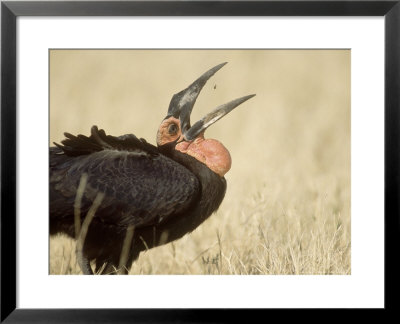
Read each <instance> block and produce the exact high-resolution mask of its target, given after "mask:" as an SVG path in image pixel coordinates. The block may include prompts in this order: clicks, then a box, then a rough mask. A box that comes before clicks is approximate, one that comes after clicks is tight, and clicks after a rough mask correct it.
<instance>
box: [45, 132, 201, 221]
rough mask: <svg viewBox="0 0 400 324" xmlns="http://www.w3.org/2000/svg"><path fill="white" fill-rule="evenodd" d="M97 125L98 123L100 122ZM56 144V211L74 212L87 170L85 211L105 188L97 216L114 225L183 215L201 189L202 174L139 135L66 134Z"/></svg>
mask: <svg viewBox="0 0 400 324" xmlns="http://www.w3.org/2000/svg"><path fill="white" fill-rule="evenodd" d="M96 130H97V128H96ZM66 137H67V139H66V140H64V141H63V142H62V143H63V146H61V145H58V146H57V147H56V148H51V149H50V214H51V217H53V218H69V219H71V218H73V204H74V199H75V196H76V190H77V188H78V185H79V181H80V178H81V176H82V174H84V173H86V174H87V175H88V182H87V186H86V188H85V192H84V196H83V199H82V210H81V214H82V215H83V216H84V215H85V214H86V212H87V211H88V209H89V208H90V206H91V204H92V202H93V200H94V198H95V196H96V194H97V193H98V192H103V193H105V198H104V199H103V202H102V204H101V206H100V207H99V209H98V211H97V214H96V216H95V219H94V221H100V222H103V223H105V224H108V225H110V226H122V227H125V226H128V225H134V226H135V227H142V226H149V225H154V224H159V223H161V222H164V221H166V220H167V219H169V218H170V217H173V215H181V214H182V213H183V212H184V211H185V210H187V209H188V208H190V207H191V206H192V204H193V203H194V201H195V200H196V198H197V197H198V195H199V192H200V184H199V181H198V179H197V178H196V176H195V175H194V174H193V173H191V172H190V171H189V170H188V169H186V168H185V167H184V166H182V165H180V164H179V163H177V162H175V161H173V160H172V159H170V158H168V157H166V156H165V155H163V154H161V153H159V152H158V150H157V148H156V147H155V146H153V145H151V144H148V143H147V142H145V141H143V140H142V139H141V140H139V139H138V138H137V137H135V136H134V135H124V136H122V137H119V138H118V137H112V136H107V135H106V134H105V133H104V131H102V132H101V131H96V132H95V135H93V129H92V135H91V137H86V136H83V135H82V136H73V135H70V134H68V135H66Z"/></svg>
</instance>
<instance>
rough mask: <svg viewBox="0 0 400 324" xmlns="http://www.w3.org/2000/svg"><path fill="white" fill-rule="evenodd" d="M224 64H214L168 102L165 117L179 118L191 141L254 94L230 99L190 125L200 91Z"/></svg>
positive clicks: (184, 134) (184, 132) (186, 135)
mask: <svg viewBox="0 0 400 324" xmlns="http://www.w3.org/2000/svg"><path fill="white" fill-rule="evenodd" d="M225 64H227V62H224V63H221V64H218V65H217V66H214V67H213V68H212V69H210V70H208V71H207V72H205V73H204V74H203V75H202V76H200V77H199V78H198V79H197V80H196V81H194V82H193V83H192V84H191V85H190V86H188V87H187V88H186V89H184V90H182V91H180V92H178V93H177V94H175V95H174V96H173V97H172V99H171V102H170V104H169V108H168V114H167V117H169V116H173V117H175V118H179V120H180V123H181V131H182V134H183V136H184V138H185V140H187V141H191V140H193V139H195V138H196V137H197V136H198V135H199V134H200V133H202V132H203V131H205V130H206V129H207V128H208V127H210V126H211V125H212V124H214V123H215V122H216V121H217V120H219V119H221V118H222V117H224V116H225V115H226V114H228V113H229V112H231V111H232V110H233V109H234V108H236V107H237V106H239V105H240V104H242V103H243V102H245V101H247V100H249V99H250V98H252V97H254V96H255V94H252V95H248V96H244V97H241V98H238V99H235V100H232V101H230V102H228V103H226V104H224V105H221V106H219V107H217V108H216V109H214V110H213V111H212V112H210V113H208V114H207V115H205V116H204V117H203V118H202V119H200V120H199V121H198V122H196V123H195V124H194V125H193V126H192V127H191V126H190V114H191V113H192V110H193V106H194V104H195V103H196V99H197V97H198V96H199V94H200V91H201V90H202V89H203V87H204V85H205V84H206V83H207V81H208V79H210V78H211V77H212V76H213V75H214V74H215V73H216V72H217V71H218V70H220V69H221V68H222V67H223V66H224V65H225Z"/></svg>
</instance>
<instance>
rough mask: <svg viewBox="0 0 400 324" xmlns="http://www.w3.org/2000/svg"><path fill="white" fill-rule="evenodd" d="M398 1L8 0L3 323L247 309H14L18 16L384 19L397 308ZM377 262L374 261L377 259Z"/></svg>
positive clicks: (388, 252) (213, 314) (207, 316)
mask: <svg viewBox="0 0 400 324" xmlns="http://www.w3.org/2000/svg"><path fill="white" fill-rule="evenodd" d="M399 2H400V0H395V1H123V2H120V1H116V2H112V1H2V3H1V269H0V271H1V296H0V297H1V322H3V321H4V322H6V323H25V322H26V323H30V322H37V323H87V322H93V323H97V322H101V323H111V322H116V323H128V322H138V323H143V322H146V323H149V322H157V323H158V322H165V323H167V322H179V323H197V322H212V323H219V322H237V321H241V320H240V318H241V317H242V316H246V317H247V318H248V319H251V318H253V319H255V318H256V316H257V317H258V316H260V317H259V318H262V316H264V314H263V312H264V311H265V310H260V309H258V310H255V309H253V310H248V309H247V310H244V309H235V310H228V309H213V310H210V309H208V310H204V309H203V310H201V309H197V310H195V309H179V310H178V309H96V310H94V309H78V310H77V309H17V308H16V300H17V295H16V288H17V287H16V207H17V206H16V190H17V187H16V186H17V184H16V162H17V157H16V153H17V151H16V134H17V133H16V128H17V125H16V114H17V110H16V81H17V79H16V78H17V76H16V54H17V51H16V44H17V30H16V19H17V18H18V17H19V16H384V19H385V112H384V114H385V144H384V147H385V153H384V154H385V155H384V159H385V175H384V181H385V192H384V194H385V203H384V208H385V309H386V310H391V309H394V308H395V307H396V304H395V297H391V296H395V295H396V288H397V287H398V286H399V285H398V283H399V279H398V273H397V272H398V271H396V270H395V269H397V268H396V267H394V266H393V263H394V262H395V260H396V259H398V251H396V250H397V247H398V246H399V245H398V244H399V240H398V238H399V232H400V230H399V229H400V220H399V215H400V203H399V201H400V199H399V198H400V191H399V181H400V173H399V162H400V136H399V130H400V127H399V126H400V64H399V63H400V3H399ZM372 261H373V260H372Z"/></svg>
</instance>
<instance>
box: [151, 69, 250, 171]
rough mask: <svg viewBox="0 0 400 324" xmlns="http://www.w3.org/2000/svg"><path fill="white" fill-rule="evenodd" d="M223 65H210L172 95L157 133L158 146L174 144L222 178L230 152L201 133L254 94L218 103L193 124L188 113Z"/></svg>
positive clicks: (227, 169)
mask: <svg viewBox="0 0 400 324" xmlns="http://www.w3.org/2000/svg"><path fill="white" fill-rule="evenodd" d="M225 64H226V63H222V64H219V65H217V66H215V67H213V68H212V69H210V70H208V71H207V72H206V73H204V74H203V75H202V76H200V77H199V78H198V79H197V80H196V81H194V82H193V83H192V84H191V85H190V86H188V87H187V88H186V89H184V90H182V91H180V92H178V93H177V94H175V95H174V96H173V97H172V99H171V102H170V104H169V108H168V113H167V116H166V117H165V118H164V120H163V121H162V122H161V125H160V127H159V129H158V132H157V145H158V146H163V145H165V144H169V143H175V149H176V150H178V151H180V152H182V153H185V154H188V155H190V156H192V157H194V158H196V159H197V160H198V161H200V162H202V163H204V164H205V165H207V166H208V167H209V168H210V169H211V170H212V171H214V172H215V173H217V174H219V175H220V176H221V177H223V176H224V175H225V173H227V172H228V171H229V169H230V167H231V157H230V154H229V151H228V150H227V149H226V148H225V147H224V146H223V145H222V143H220V142H219V141H217V140H215V139H205V138H204V132H205V130H206V129H207V128H208V127H210V126H211V125H212V124H214V123H215V122H216V121H217V120H219V119H221V118H222V117H223V116H225V115H226V114H227V113H229V112H230V111H232V110H233V109H234V108H236V107H237V106H239V105H240V104H242V103H243V102H245V101H246V100H248V99H250V98H252V97H254V96H255V95H254V94H253V95H249V96H244V97H241V98H238V99H235V100H232V101H230V102H228V103H226V104H224V105H221V106H219V107H217V108H216V109H214V110H213V111H212V112H210V113H208V114H207V115H205V116H204V117H203V118H202V119H200V120H199V121H197V122H196V123H195V124H194V125H193V126H191V125H190V114H191V113H192V109H193V106H194V104H195V102H196V99H197V97H198V95H199V93H200V91H201V89H202V88H203V87H204V85H205V84H206V82H207V80H208V79H209V78H211V77H212V76H213V75H214V74H215V72H217V71H218V70H219V69H221V68H222V67H223V66H224V65H225Z"/></svg>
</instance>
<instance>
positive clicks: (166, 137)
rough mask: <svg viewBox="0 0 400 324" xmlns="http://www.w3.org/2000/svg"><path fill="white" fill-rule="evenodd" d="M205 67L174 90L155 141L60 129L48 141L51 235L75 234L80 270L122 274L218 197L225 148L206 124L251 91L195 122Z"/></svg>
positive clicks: (190, 225) (201, 217)
mask: <svg viewBox="0 0 400 324" xmlns="http://www.w3.org/2000/svg"><path fill="white" fill-rule="evenodd" d="M225 64H226V63H222V64H219V65H217V66H215V67H214V68H212V69H210V70H208V71H207V72H206V73H204V74H203V75H202V76H201V77H199V78H198V79H197V80H196V81H194V82H193V83H192V84H191V85H190V86H189V87H187V88H186V89H184V90H182V91H180V92H179V93H177V94H175V95H174V96H173V97H172V100H171V102H170V105H169V108H168V113H167V116H166V117H165V118H164V120H163V121H162V122H161V125H160V127H159V129H158V132H157V147H156V146H153V145H151V144H149V143H147V142H146V141H145V140H144V139H138V138H137V137H136V136H135V135H132V134H128V135H123V136H119V137H114V136H110V135H106V133H105V132H104V131H103V130H99V129H98V128H97V127H96V126H93V127H92V129H91V135H90V136H89V137H87V136H84V135H77V136H74V135H71V134H69V133H65V134H64V135H65V137H66V139H64V140H63V141H62V142H61V143H62V144H57V143H54V144H55V145H56V146H55V147H50V235H54V234H57V233H64V234H67V235H68V236H70V237H75V238H77V239H78V243H77V259H78V263H79V265H80V267H81V269H82V272H83V273H84V274H93V270H92V268H91V266H90V262H91V261H92V260H95V265H96V270H95V271H96V272H97V273H99V272H101V273H103V274H110V273H115V271H116V269H119V270H118V272H119V273H127V271H128V269H129V268H130V267H131V265H132V262H133V261H134V260H135V259H137V258H138V256H139V254H140V252H141V251H144V250H147V249H151V248H153V247H156V246H159V245H162V244H166V243H168V242H171V241H174V240H176V239H179V238H181V237H182V236H184V235H185V234H187V233H190V232H191V231H193V230H194V229H195V228H197V227H198V226H199V225H200V224H201V223H203V222H204V221H205V220H206V219H207V218H208V217H209V216H210V215H211V214H212V213H213V212H214V211H216V210H217V209H218V207H219V205H220V204H221V202H222V200H223V198H224V195H225V191H226V180H225V178H224V174H225V173H226V172H227V171H228V170H229V169H230V166H231V158H230V155H229V152H228V150H227V149H226V148H225V147H224V146H223V145H222V144H221V143H220V142H218V141H216V140H214V139H205V138H204V131H205V130H206V129H207V128H208V127H209V126H210V125H212V124H213V123H215V122H216V121H217V120H219V119H220V118H222V117H223V116H224V115H226V114H227V113H229V112H230V111H231V110H233V109H234V108H235V107H237V106H238V105H240V104H241V103H243V102H245V101H246V100H248V99H250V98H251V97H253V96H254V95H249V96H245V97H241V98H239V99H236V100H233V101H231V102H229V103H227V104H224V105H221V106H219V107H217V108H216V109H215V110H213V111H212V112H211V113H209V114H207V115H206V116H204V117H203V118H202V119H201V120H199V121H198V122H196V123H195V124H194V125H193V126H191V125H190V114H191V112H192V108H193V106H194V104H195V102H196V99H197V97H198V95H199V93H200V91H201V89H202V88H203V86H204V85H205V83H206V82H207V80H208V79H209V78H210V77H211V76H212V75H214V73H215V72H217V71H218V70H219V69H220V68H222V67H223V66H224V65H225Z"/></svg>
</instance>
